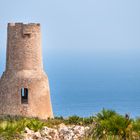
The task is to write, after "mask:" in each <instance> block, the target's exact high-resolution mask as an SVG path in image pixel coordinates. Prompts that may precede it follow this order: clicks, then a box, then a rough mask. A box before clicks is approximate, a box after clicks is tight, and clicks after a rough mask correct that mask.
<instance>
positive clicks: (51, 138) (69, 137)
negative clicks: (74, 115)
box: [23, 124, 90, 140]
mask: <svg viewBox="0 0 140 140" xmlns="http://www.w3.org/2000/svg"><path fill="white" fill-rule="evenodd" d="M89 129H90V128H89V127H84V126H79V125H69V126H66V125H65V124H60V125H59V126H58V127H57V128H48V127H46V126H44V127H43V128H42V129H41V130H39V131H37V132H34V131H32V130H30V129H29V128H27V127H26V128H25V133H24V134H23V137H24V138H23V139H24V140H82V139H84V138H85V136H86V133H87V132H88V130H89Z"/></svg>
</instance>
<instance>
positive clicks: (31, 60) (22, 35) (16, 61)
mask: <svg viewBox="0 0 140 140" xmlns="http://www.w3.org/2000/svg"><path fill="white" fill-rule="evenodd" d="M7 33H8V38H7V55H6V57H7V58H6V70H5V72H4V73H3V75H2V76H1V79H0V114H2V115H7V114H9V115H23V116H28V117H39V118H41V119H47V118H48V117H53V113H52V106H51V100H50V90H49V83H48V78H47V75H46V74H45V72H44V71H43V63H42V50H41V32H40V24H35V23H30V24H23V23H9V24H8V32H7Z"/></svg>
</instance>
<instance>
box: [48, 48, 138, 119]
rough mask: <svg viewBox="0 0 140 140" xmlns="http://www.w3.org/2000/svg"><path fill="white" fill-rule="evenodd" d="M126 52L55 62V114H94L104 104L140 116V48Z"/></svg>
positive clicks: (53, 99)
mask: <svg viewBox="0 0 140 140" xmlns="http://www.w3.org/2000/svg"><path fill="white" fill-rule="evenodd" d="M138 50H139V49H138ZM123 53H124V52H123ZM123 53H122V55H119V54H116V55H111V54H109V55H108V56H106V55H102V57H100V56H97V55H96V56H95V57H94V58H95V59H87V58H86V60H87V61H86V62H85V61H84V60H83V61H82V62H83V64H82V62H80V64H78V62H79V61H80V60H77V59H76V58H75V59H74V58H73V59H74V61H73V62H72V63H69V64H66V63H67V62H69V61H68V60H67V59H65V60H58V61H60V62H62V63H61V64H60V65H55V66H54V65H52V66H51V67H54V69H55V72H53V73H51V72H50V71H48V72H49V73H50V75H49V73H48V76H49V79H50V89H51V98H52V105H53V111H54V115H55V116H65V117H67V116H70V115H79V116H91V115H95V114H96V113H98V112H99V111H101V110H102V109H103V108H105V109H112V110H115V111H117V112H118V113H120V114H123V115H124V114H126V113H127V114H129V115H130V117H133V118H135V117H139V116H140V61H139V60H140V56H139V53H140V51H137V52H136V51H135V52H131V51H129V52H127V53H124V54H125V55H123ZM92 58H93V57H92ZM58 59H59V58H58ZM80 59H81V58H80ZM65 61H66V62H65ZM55 62H57V61H55Z"/></svg>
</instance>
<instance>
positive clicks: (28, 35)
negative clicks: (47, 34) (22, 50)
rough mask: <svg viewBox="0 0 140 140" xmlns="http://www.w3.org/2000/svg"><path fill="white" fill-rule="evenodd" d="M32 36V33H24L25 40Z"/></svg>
mask: <svg viewBox="0 0 140 140" xmlns="http://www.w3.org/2000/svg"><path fill="white" fill-rule="evenodd" d="M30 36H31V34H30V33H23V37H24V38H25V37H28V38H29V37H30Z"/></svg>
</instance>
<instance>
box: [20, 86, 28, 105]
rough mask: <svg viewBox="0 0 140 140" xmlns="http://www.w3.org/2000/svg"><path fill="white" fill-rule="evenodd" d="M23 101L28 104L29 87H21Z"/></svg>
mask: <svg viewBox="0 0 140 140" xmlns="http://www.w3.org/2000/svg"><path fill="white" fill-rule="evenodd" d="M21 103H22V104H28V89H27V88H21Z"/></svg>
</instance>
